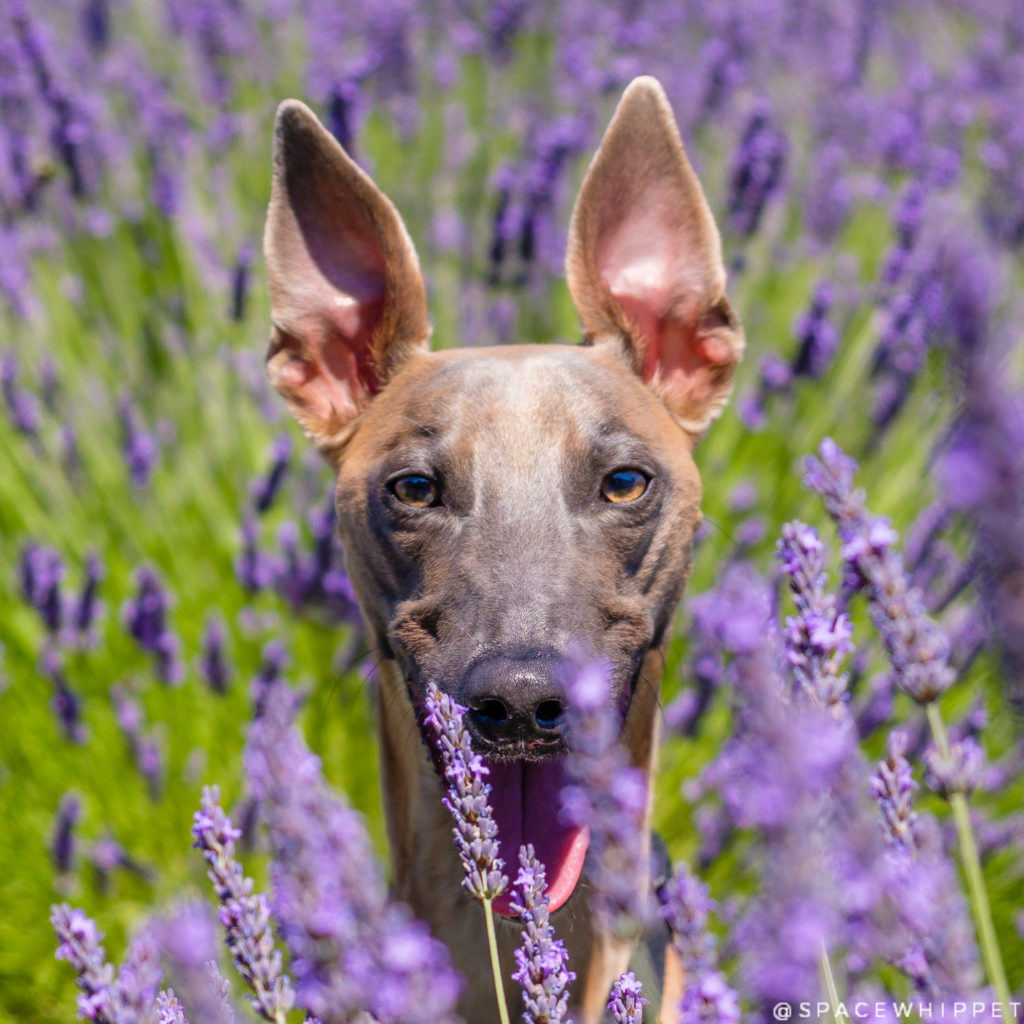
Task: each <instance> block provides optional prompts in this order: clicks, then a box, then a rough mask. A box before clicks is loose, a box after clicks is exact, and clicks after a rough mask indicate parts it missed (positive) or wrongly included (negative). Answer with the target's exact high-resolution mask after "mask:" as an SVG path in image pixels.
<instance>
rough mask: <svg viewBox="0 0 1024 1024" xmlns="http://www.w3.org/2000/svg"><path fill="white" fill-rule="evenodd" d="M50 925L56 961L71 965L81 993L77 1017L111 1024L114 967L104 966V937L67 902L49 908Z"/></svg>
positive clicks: (99, 1023) (105, 962)
mask: <svg viewBox="0 0 1024 1024" xmlns="http://www.w3.org/2000/svg"><path fill="white" fill-rule="evenodd" d="M50 923H51V924H52V925H53V928H54V931H56V933H57V941H58V942H59V945H58V947H57V959H58V960H66V961H67V962H68V963H69V964H70V965H71V968H72V970H73V971H74V972H75V980H76V981H77V983H78V987H79V988H80V989H81V990H82V994H81V995H80V996H79V997H78V1012H79V1014H80V1015H81V1016H82V1017H84V1018H85V1019H86V1020H91V1021H95V1022H96V1024H114V1021H115V1016H114V1014H115V1006H114V993H113V986H114V968H113V967H111V966H110V964H108V963H107V960H106V953H105V951H104V949H103V947H102V946H101V945H100V940H101V939H102V938H103V936H102V935H101V934H100V932H99V931H98V930H97V928H96V925H95V924H93V922H92V921H91V920H90V919H89V918H88V917H86V916H85V914H84V913H83V912H82V911H81V910H78V909H77V908H74V909H73V908H72V907H69V906H68V905H67V904H66V903H62V904H60V905H59V906H55V907H53V908H52V909H51V911H50Z"/></svg>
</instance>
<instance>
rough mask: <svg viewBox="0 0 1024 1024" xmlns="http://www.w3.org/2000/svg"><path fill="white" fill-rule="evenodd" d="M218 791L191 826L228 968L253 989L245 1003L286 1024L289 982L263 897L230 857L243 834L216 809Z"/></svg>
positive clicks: (211, 791) (210, 791) (212, 790)
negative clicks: (211, 890)
mask: <svg viewBox="0 0 1024 1024" xmlns="http://www.w3.org/2000/svg"><path fill="white" fill-rule="evenodd" d="M219 800H220V792H219V790H218V789H217V788H216V787H206V788H205V789H204V790H203V799H202V803H201V805H200V809H199V810H198V811H197V812H196V814H195V818H194V823H193V825H192V835H193V836H194V837H195V840H196V842H195V845H196V847H197V848H198V849H200V850H202V851H203V856H204V857H205V859H206V862H207V863H208V864H209V865H210V870H209V872H208V873H207V874H208V877H209V879H210V881H211V882H212V883H213V886H214V890H215V892H216V894H217V899H218V900H219V902H220V904H221V909H220V922H221V924H222V925H223V926H224V930H225V933H226V940H227V944H228V948H229V949H230V950H231V958H232V963H234V965H235V967H236V968H237V970H238V973H239V974H240V975H241V976H242V979H243V980H244V981H245V983H246V984H247V985H248V986H249V987H250V988H251V989H252V990H253V995H251V996H249V1001H250V1002H251V1003H252V1005H253V1006H254V1007H255V1009H256V1012H257V1013H258V1014H259V1015H260V1016H261V1017H262V1018H263V1019H264V1020H267V1021H271V1022H276V1024H284V1021H285V1020H286V1018H287V1014H288V1011H289V1010H290V1009H291V1008H292V1005H293V1003H294V1001H295V996H294V993H293V992H292V988H291V980H290V979H289V978H288V976H287V975H286V974H283V973H282V970H281V954H280V953H279V952H278V951H277V949H276V948H275V947H274V938H273V935H272V934H271V931H270V909H269V907H268V905H267V899H266V897H265V896H264V895H263V894H262V893H256V894H253V891H252V890H253V883H252V879H249V878H246V877H245V875H244V874H243V872H242V866H241V865H240V864H239V863H238V861H236V860H235V858H234V850H235V840H236V839H238V838H239V837H240V836H241V832H239V831H238V829H236V828H234V826H233V825H232V824H231V819H230V818H228V816H227V815H226V814H225V813H224V811H223V809H222V808H221V807H220V804H219Z"/></svg>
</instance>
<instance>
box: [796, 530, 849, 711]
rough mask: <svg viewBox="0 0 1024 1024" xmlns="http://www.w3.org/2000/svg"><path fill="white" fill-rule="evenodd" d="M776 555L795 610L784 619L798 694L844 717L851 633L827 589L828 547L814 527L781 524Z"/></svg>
mask: <svg viewBox="0 0 1024 1024" xmlns="http://www.w3.org/2000/svg"><path fill="white" fill-rule="evenodd" d="M778 557H779V559H780V561H781V562H782V569H783V571H784V572H785V574H786V575H787V576H788V577H789V587H790V590H791V591H792V593H793V602H794V604H795V605H796V610H797V614H796V615H795V616H790V617H789V618H787V619H786V630H785V640H786V658H787V660H788V662H789V664H790V666H791V667H792V670H793V677H794V679H795V681H796V684H797V693H798V694H800V695H801V696H803V697H804V699H807V700H810V701H811V702H812V703H814V704H816V705H818V706H819V707H822V708H826V709H828V710H829V711H830V712H831V713H832V714H833V715H835V716H837V717H838V716H842V715H844V714H845V705H844V700H845V697H846V687H847V683H848V681H849V677H848V676H847V675H846V674H845V673H844V674H840V671H839V669H840V666H841V664H842V661H843V658H844V657H845V656H846V655H847V654H848V653H849V652H850V651H852V650H853V644H852V643H851V642H850V636H851V633H852V631H851V629H850V623H849V620H848V619H847V617H846V616H845V615H843V614H842V613H841V612H839V611H838V609H837V604H836V599H835V597H834V596H833V595H832V594H830V593H828V592H827V590H826V589H825V588H826V585H827V583H828V577H827V575H826V574H825V546H824V545H823V544H822V543H821V540H820V539H819V537H818V534H817V533H816V532H815V531H814V530H813V529H812V528H811V527H809V526H805V525H804V524H803V523H800V522H796V521H794V522H792V523H787V524H786V525H785V526H783V528H782V539H781V540H780V541H779V542H778Z"/></svg>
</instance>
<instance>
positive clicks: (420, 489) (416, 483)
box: [391, 475, 437, 508]
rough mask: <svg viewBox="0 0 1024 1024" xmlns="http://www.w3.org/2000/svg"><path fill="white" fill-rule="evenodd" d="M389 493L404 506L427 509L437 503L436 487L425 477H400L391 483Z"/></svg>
mask: <svg viewBox="0 0 1024 1024" xmlns="http://www.w3.org/2000/svg"><path fill="white" fill-rule="evenodd" d="M391 491H392V493H393V494H394V495H395V497H396V498H397V499H398V500H399V501H400V502H402V503H403V504H405V505H411V506H412V507H413V508H429V507H430V506H431V505H433V504H435V503H436V502H437V486H436V484H435V483H434V481H433V480H431V479H429V478H428V477H425V476H417V475H413V476H400V477H399V478H398V479H397V480H394V481H392V483H391Z"/></svg>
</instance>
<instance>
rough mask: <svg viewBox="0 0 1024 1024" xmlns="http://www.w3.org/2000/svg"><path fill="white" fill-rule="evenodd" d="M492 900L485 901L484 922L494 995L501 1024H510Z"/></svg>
mask: <svg viewBox="0 0 1024 1024" xmlns="http://www.w3.org/2000/svg"><path fill="white" fill-rule="evenodd" d="M492 902H493V901H492V900H484V901H483V904H484V920H486V921H487V945H488V947H489V948H490V951H491V973H492V974H493V975H494V995H495V998H496V999H497V1000H498V1016H499V1017H500V1018H501V1024H509V1021H508V1007H507V1006H506V1005H505V983H504V982H503V981H502V979H501V965H500V964H499V963H498V937H497V936H496V935H495V934H494V911H493V910H492V909H491V903H492Z"/></svg>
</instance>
